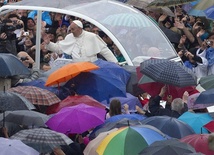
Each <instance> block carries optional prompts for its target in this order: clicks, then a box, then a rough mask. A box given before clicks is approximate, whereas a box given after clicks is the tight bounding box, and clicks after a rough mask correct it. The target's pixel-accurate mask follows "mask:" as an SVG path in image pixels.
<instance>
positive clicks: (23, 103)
mask: <svg viewBox="0 0 214 155" xmlns="http://www.w3.org/2000/svg"><path fill="white" fill-rule="evenodd" d="M31 109H36V108H35V107H34V105H33V104H32V103H31V102H30V101H28V100H27V99H26V98H24V97H23V96H21V95H19V94H17V93H13V92H4V91H0V111H14V110H31Z"/></svg>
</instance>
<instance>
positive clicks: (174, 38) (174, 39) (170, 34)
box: [160, 26, 181, 44]
mask: <svg viewBox="0 0 214 155" xmlns="http://www.w3.org/2000/svg"><path fill="white" fill-rule="evenodd" d="M160 28H161V30H162V31H163V32H164V34H165V35H166V36H167V38H168V39H169V41H170V42H171V43H177V44H178V43H179V41H180V39H181V35H180V34H178V33H176V32H174V31H172V30H171V29H168V28H166V27H163V26H161V27H160Z"/></svg>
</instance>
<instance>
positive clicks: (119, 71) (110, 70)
mask: <svg viewBox="0 0 214 155" xmlns="http://www.w3.org/2000/svg"><path fill="white" fill-rule="evenodd" d="M94 64H95V65H97V66H99V67H100V70H103V71H104V72H106V74H111V75H114V76H116V77H118V78H119V79H121V80H122V81H123V82H124V83H127V82H128V80H129V79H130V76H131V73H130V72H128V71H127V70H126V69H125V68H123V67H120V66H119V65H117V64H115V63H113V62H109V61H104V60H102V59H98V60H97V61H95V62H94Z"/></svg>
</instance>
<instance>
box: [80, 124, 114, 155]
mask: <svg viewBox="0 0 214 155" xmlns="http://www.w3.org/2000/svg"><path fill="white" fill-rule="evenodd" d="M117 130H118V128H114V129H112V130H109V131H106V132H102V133H100V134H99V135H98V136H97V137H96V138H95V139H93V140H91V141H90V142H89V143H88V145H87V146H86V148H85V149H84V151H83V153H84V155H98V154H97V152H96V149H97V147H98V146H99V144H100V142H101V141H102V140H103V139H104V138H105V137H106V136H107V135H109V134H110V133H111V132H113V131H117Z"/></svg>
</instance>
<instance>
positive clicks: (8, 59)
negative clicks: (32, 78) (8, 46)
mask: <svg viewBox="0 0 214 155" xmlns="http://www.w3.org/2000/svg"><path fill="white" fill-rule="evenodd" d="M28 74H30V71H29V70H28V69H27V67H25V66H24V64H23V63H22V62H21V60H19V59H18V58H17V57H16V56H14V55H12V54H6V53H0V77H8V76H14V75H28Z"/></svg>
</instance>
